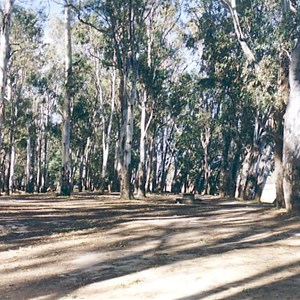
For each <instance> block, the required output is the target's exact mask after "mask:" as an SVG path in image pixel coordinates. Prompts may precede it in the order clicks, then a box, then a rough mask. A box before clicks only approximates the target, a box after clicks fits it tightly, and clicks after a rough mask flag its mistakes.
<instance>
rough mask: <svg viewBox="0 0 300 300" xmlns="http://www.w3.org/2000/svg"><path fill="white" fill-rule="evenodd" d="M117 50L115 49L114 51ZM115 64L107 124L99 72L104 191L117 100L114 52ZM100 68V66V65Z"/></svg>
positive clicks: (102, 185) (102, 181)
mask: <svg viewBox="0 0 300 300" xmlns="http://www.w3.org/2000/svg"><path fill="white" fill-rule="evenodd" d="M114 52H115V51H114ZM113 61H114V66H113V71H112V83H111V106H110V116H109V120H108V124H107V125H106V120H105V116H104V103H103V93H102V88H101V83H100V76H99V72H97V83H98V87H99V96H100V106H101V107H100V111H101V115H100V118H101V120H102V126H103V129H102V151H103V155H102V170H101V186H100V190H101V191H102V192H103V191H104V189H105V188H106V184H108V180H107V163H108V155H109V146H110V140H111V130H112V125H113V118H114V113H115V101H116V67H115V65H116V54H115V53H114V57H113ZM98 68H99V67H98Z"/></svg>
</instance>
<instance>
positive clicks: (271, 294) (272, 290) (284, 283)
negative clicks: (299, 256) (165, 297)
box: [176, 261, 300, 300]
mask: <svg viewBox="0 0 300 300" xmlns="http://www.w3.org/2000/svg"><path fill="white" fill-rule="evenodd" d="M299 265H300V261H297V262H294V263H291V264H286V265H283V266H280V267H275V268H272V269H270V270H267V271H265V272H262V273H259V274H257V275H254V276H250V277H247V278H245V279H242V280H237V281H234V282H230V283H228V284H225V285H222V286H218V287H216V288H214V289H211V290H208V291H204V292H199V293H197V294H195V295H191V296H185V297H183V298H177V299H176V300H199V299H205V298H207V297H209V296H213V295H217V294H218V293H221V292H223V291H226V290H229V289H231V288H235V287H241V286H243V285H245V284H248V283H251V282H254V281H257V280H259V279H263V278H265V277H271V276H274V275H276V274H278V273H280V272H282V271H285V270H287V269H290V268H295V267H299ZM299 283H300V274H297V275H291V276H287V277H285V278H284V279H282V280H274V281H273V282H272V283H270V284H262V285H261V286H259V287H255V288H248V289H244V290H243V291H242V292H236V293H233V295H231V296H227V297H224V296H223V297H222V300H225V299H227V300H239V299H272V300H273V299H295V300H296V299H298V297H297V296H296V294H297V293H293V292H295V291H297V292H298V289H299ZM287 291H288V293H287ZM253 295H255V298H253ZM216 299H221V298H219V297H218V296H216Z"/></svg>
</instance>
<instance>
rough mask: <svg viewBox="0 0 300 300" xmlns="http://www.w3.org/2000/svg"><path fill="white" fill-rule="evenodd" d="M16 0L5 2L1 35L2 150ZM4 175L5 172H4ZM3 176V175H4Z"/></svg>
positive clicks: (0, 106)
mask: <svg viewBox="0 0 300 300" xmlns="http://www.w3.org/2000/svg"><path fill="white" fill-rule="evenodd" d="M13 5H14V0H7V1H6V2H5V9H4V11H2V20H1V36H0V43H1V44H0V150H1V149H2V135H3V133H2V126H3V118H4V114H5V106H4V98H5V89H6V74H7V65H8V60H9V57H10V45H9V35H10V27H11V15H12V9H13ZM2 175H3V174H2ZM2 177H3V176H2Z"/></svg>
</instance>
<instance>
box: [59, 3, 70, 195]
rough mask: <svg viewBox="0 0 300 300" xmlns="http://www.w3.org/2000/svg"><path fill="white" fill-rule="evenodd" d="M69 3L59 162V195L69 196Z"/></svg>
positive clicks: (66, 9)
mask: <svg viewBox="0 0 300 300" xmlns="http://www.w3.org/2000/svg"><path fill="white" fill-rule="evenodd" d="M69 4H71V1H66V3H65V4H64V14H65V82H64V101H63V107H62V141H61V143H62V161H61V185H60V193H61V195H65V196H69V195H70V194H71V189H72V186H71V161H70V134H71V125H70V122H71V121H70V118H71V98H72V84H73V82H72V41H71V8H70V6H69Z"/></svg>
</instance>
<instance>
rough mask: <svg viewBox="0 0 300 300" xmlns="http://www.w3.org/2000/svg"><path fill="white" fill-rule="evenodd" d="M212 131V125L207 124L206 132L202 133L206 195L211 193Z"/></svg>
mask: <svg viewBox="0 0 300 300" xmlns="http://www.w3.org/2000/svg"><path fill="white" fill-rule="evenodd" d="M210 138H211V132H210V127H209V126H208V125H206V126H205V132H204V133H202V134H201V144H202V147H203V150H204V180H205V187H204V189H205V190H204V193H205V195H207V194H210V184H209V178H210V166H209V154H208V152H209V151H208V150H209V145H210Z"/></svg>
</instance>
